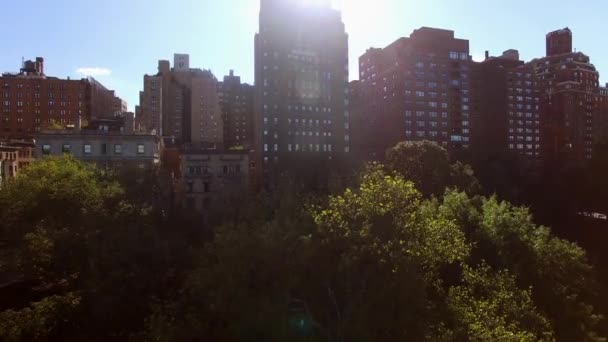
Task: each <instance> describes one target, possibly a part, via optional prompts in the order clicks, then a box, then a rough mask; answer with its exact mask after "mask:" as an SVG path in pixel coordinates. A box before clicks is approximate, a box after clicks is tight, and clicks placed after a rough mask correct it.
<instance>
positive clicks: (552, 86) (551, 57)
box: [529, 29, 600, 161]
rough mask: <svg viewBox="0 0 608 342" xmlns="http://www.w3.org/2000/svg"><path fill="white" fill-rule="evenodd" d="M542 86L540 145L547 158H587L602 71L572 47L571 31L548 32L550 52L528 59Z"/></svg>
mask: <svg viewBox="0 0 608 342" xmlns="http://www.w3.org/2000/svg"><path fill="white" fill-rule="evenodd" d="M529 65H530V67H531V68H533V70H534V73H535V76H536V80H537V82H538V83H539V84H540V88H541V104H540V107H541V115H540V116H541V141H542V144H541V147H542V154H543V156H544V159H546V160H560V159H564V158H565V159H570V160H579V161H580V160H584V159H586V158H587V159H588V158H591V156H592V153H593V133H594V113H595V111H596V98H597V97H598V96H599V93H600V88H599V73H598V71H597V70H596V69H595V67H594V66H593V64H591V62H590V60H589V57H588V56H587V55H585V54H583V53H582V52H573V51H572V32H571V31H570V30H569V29H563V30H558V31H555V32H551V33H549V34H548V35H547V56H545V57H543V58H539V59H534V60H532V61H530V62H529Z"/></svg>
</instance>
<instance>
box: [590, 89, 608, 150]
mask: <svg viewBox="0 0 608 342" xmlns="http://www.w3.org/2000/svg"><path fill="white" fill-rule="evenodd" d="M593 122H594V123H595V125H594V127H593V128H594V142H595V143H599V142H608V83H606V86H605V87H600V93H599V95H598V96H597V98H596V110H595V116H594V118H593Z"/></svg>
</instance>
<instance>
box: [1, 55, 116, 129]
mask: <svg viewBox="0 0 608 342" xmlns="http://www.w3.org/2000/svg"><path fill="white" fill-rule="evenodd" d="M0 86H1V93H0V100H1V103H0V104H1V113H0V138H4V139H22V138H31V137H32V136H33V135H34V134H35V133H36V132H40V131H41V130H42V129H45V128H48V127H57V128H59V127H61V126H69V125H75V124H76V122H77V121H78V118H81V119H82V120H83V121H85V122H86V121H88V120H91V119H94V118H100V117H107V116H113V114H114V113H113V111H114V102H115V98H116V96H115V95H114V92H113V91H111V90H108V89H106V88H105V87H104V86H103V85H102V84H101V83H99V82H98V81H96V80H95V79H93V78H92V77H89V78H87V79H81V80H70V79H69V78H67V79H60V78H57V77H51V76H47V75H46V74H45V73H44V59H43V58H42V57H37V58H36V60H35V61H24V62H23V65H22V68H21V70H20V72H18V73H3V74H2V76H1V77H0Z"/></svg>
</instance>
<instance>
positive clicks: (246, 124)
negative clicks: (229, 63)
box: [218, 70, 254, 149]
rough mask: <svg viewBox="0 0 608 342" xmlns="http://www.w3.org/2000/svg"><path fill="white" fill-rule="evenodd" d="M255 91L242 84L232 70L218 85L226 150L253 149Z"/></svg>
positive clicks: (249, 86) (251, 87)
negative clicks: (236, 148)
mask: <svg viewBox="0 0 608 342" xmlns="http://www.w3.org/2000/svg"><path fill="white" fill-rule="evenodd" d="M253 89H254V88H253V86H251V85H249V84H246V83H241V78H240V77H239V76H235V75H234V71H232V70H230V74H229V75H228V76H224V81H223V82H220V83H218V95H219V97H220V106H221V109H222V118H223V121H224V147H225V148H226V149H230V148H234V147H243V148H244V149H251V148H253Z"/></svg>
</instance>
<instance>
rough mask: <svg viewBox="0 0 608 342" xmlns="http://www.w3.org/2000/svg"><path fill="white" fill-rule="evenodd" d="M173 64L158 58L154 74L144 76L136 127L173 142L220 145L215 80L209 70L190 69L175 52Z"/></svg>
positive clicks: (187, 59) (221, 137)
mask: <svg viewBox="0 0 608 342" xmlns="http://www.w3.org/2000/svg"><path fill="white" fill-rule="evenodd" d="M174 64H175V66H174V67H173V68H171V66H170V63H169V61H166V60H161V61H159V62H158V73H157V74H156V75H152V76H149V75H145V76H144V91H143V93H142V94H140V109H139V111H140V113H139V114H138V116H140V117H141V119H139V120H138V123H139V126H140V127H143V128H144V129H145V130H148V131H151V130H153V129H154V130H156V132H157V135H159V136H162V137H163V138H165V139H166V140H167V139H168V140H170V141H172V142H174V143H176V144H183V143H186V144H194V145H201V146H205V147H219V146H221V144H222V142H223V128H222V125H223V123H222V118H221V111H220V107H219V98H218V95H217V79H216V78H215V76H213V74H212V73H211V71H209V70H201V69H195V68H190V64H189V56H188V55H184V54H175V56H174Z"/></svg>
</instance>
